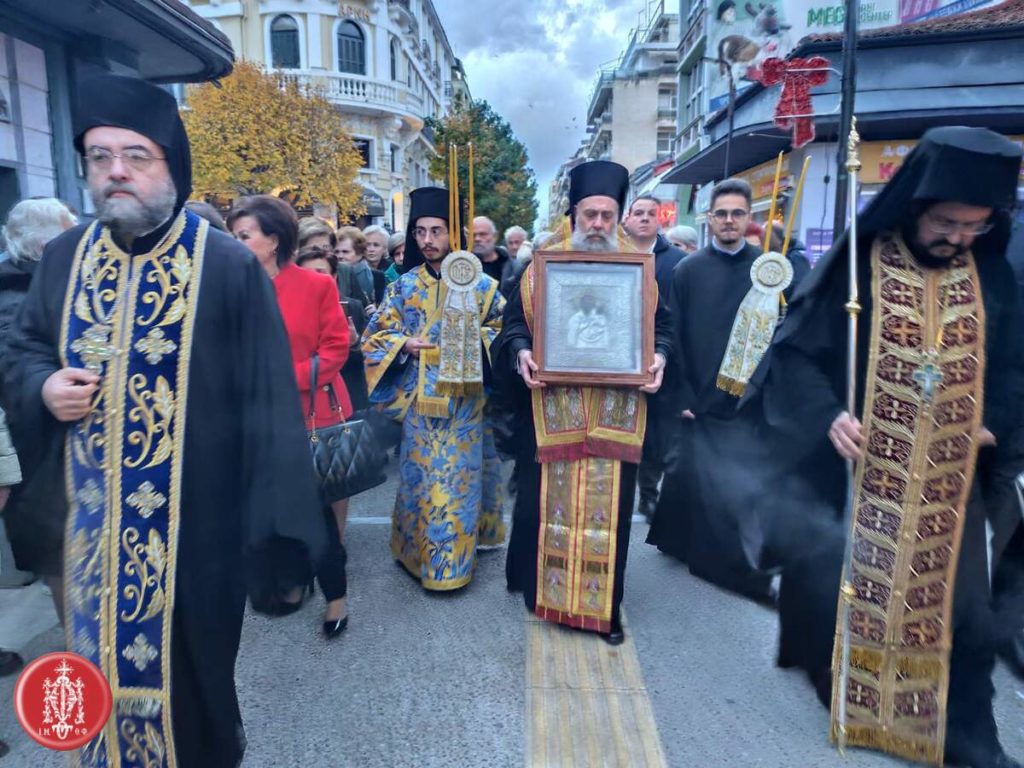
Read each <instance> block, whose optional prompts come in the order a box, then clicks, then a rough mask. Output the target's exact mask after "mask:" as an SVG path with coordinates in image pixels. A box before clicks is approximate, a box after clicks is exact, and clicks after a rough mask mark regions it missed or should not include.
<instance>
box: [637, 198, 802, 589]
mask: <svg viewBox="0 0 1024 768" xmlns="http://www.w3.org/2000/svg"><path fill="white" fill-rule="evenodd" d="M750 203H751V191H750V185H749V184H747V183H746V182H745V181H742V180H739V179H727V180H726V181H723V182H722V183H721V184H719V185H718V186H717V187H716V188H715V189H714V190H713V191H712V193H711V208H710V210H709V211H708V221H709V225H710V227H711V230H712V233H713V234H714V237H713V238H712V241H711V243H710V244H709V245H708V246H707V247H705V248H703V249H702V250H700V251H697V252H696V253H693V254H691V255H690V256H688V257H686V258H685V259H683V261H681V262H680V263H679V265H678V266H677V267H676V269H675V272H674V273H673V276H672V299H671V301H672V322H673V326H674V330H675V336H676V345H677V355H676V361H677V365H678V366H679V374H680V376H679V378H680V380H681V382H682V383H681V386H680V388H679V390H680V391H679V395H678V398H677V402H676V407H677V409H678V412H685V413H686V417H685V418H684V420H683V425H682V428H681V441H680V442H681V445H680V456H681V457H685V458H681V460H679V461H677V462H676V463H675V466H674V471H672V472H671V473H669V474H667V475H666V478H665V486H664V488H663V489H662V495H661V499H660V501H659V503H658V509H657V512H656V514H655V518H654V523H653V525H652V526H651V530H650V533H649V535H648V539H647V541H648V543H650V544H654V545H656V546H657V547H658V548H659V549H661V550H662V551H663V552H666V553H668V554H671V555H674V556H675V557H678V558H679V559H681V560H683V561H684V562H687V563H688V564H689V567H690V571H691V572H692V573H693V574H694V575H696V576H699V577H701V578H703V579H707V580H708V581H711V582H713V583H715V584H718V585H720V586H724V587H726V588H728V589H731V590H734V591H736V592H739V593H741V594H744V595H748V596H750V597H752V598H754V599H757V600H768V599H769V587H770V576H769V575H768V574H766V573H764V572H762V571H761V570H760V569H759V568H758V566H759V564H760V558H761V548H762V540H763V534H762V532H761V530H760V526H759V524H758V518H757V515H756V509H757V499H758V497H759V496H760V494H761V493H762V492H763V477H761V476H760V475H759V474H758V470H759V468H760V467H761V466H762V465H763V463H764V462H763V448H764V446H763V443H761V442H760V441H759V440H758V437H757V434H756V419H755V418H754V417H753V416H750V415H747V414H737V406H738V404H739V402H740V395H741V394H742V393H743V391H744V387H745V384H746V381H747V380H748V379H749V377H750V375H751V374H752V373H753V372H754V370H755V368H756V366H757V363H758V361H759V360H760V358H761V356H762V355H763V354H764V352H765V350H766V349H767V347H768V344H769V343H770V342H771V337H772V333H773V332H774V330H775V327H776V324H777V323H778V322H779V320H780V318H781V317H783V316H784V312H785V305H786V300H787V299H788V297H789V296H790V295H791V294H792V292H793V290H794V289H795V287H796V285H798V284H799V282H800V280H801V279H803V277H804V276H805V275H806V274H807V273H808V271H809V270H810V267H809V266H808V264H807V260H806V259H805V258H804V257H803V256H802V255H800V254H797V253H794V254H791V255H790V256H789V257H788V258H784V257H782V256H781V255H779V254H769V255H766V254H765V253H764V250H763V249H762V248H760V247H759V246H755V245H751V244H749V243H747V242H746V240H744V238H743V233H744V230H745V228H746V224H747V221H748V219H749V217H750ZM776 280H781V281H782V282H778V283H776Z"/></svg>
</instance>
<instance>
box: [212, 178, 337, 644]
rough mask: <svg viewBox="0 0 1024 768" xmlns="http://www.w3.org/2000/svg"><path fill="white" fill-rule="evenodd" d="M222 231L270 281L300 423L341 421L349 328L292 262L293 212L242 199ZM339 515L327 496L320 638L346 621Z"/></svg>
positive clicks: (289, 605)
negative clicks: (288, 351)
mask: <svg viewBox="0 0 1024 768" xmlns="http://www.w3.org/2000/svg"><path fill="white" fill-rule="evenodd" d="M228 229H229V230H230V231H231V234H232V235H234V236H235V238H237V239H238V240H239V241H241V242H242V243H243V244H244V245H245V246H246V247H247V248H248V249H249V250H250V251H252V252H253V254H254V255H255V256H256V258H257V259H258V260H259V262H260V264H262V265H263V268H264V269H265V270H266V272H267V275H268V276H269V277H270V279H271V280H272V281H273V284H274V292H275V293H276V294H277V303H278V306H279V307H280V309H281V317H282V319H283V320H284V326H285V330H287V332H288V341H289V342H290V344H291V350H292V363H293V365H294V367H295V380H296V382H297V383H298V386H299V394H300V395H301V400H302V409H303V415H304V416H305V417H306V419H307V425H306V426H307V428H308V429H312V428H313V427H314V426H315V427H317V428H324V427H329V426H334V425H336V424H340V423H342V422H343V421H345V420H346V419H347V418H348V417H349V416H351V415H352V404H351V402H350V400H349V396H348V390H347V389H346V388H345V383H344V381H343V380H342V378H341V376H340V373H341V369H342V367H343V366H344V365H345V361H346V359H347V358H348V355H349V347H350V343H349V327H348V323H347V322H346V320H345V315H344V313H343V312H342V310H341V304H340V302H339V300H338V288H337V285H336V284H335V282H334V280H333V279H331V277H329V276H325V275H320V274H317V272H315V271H313V270H309V269H300V268H299V267H298V266H296V265H295V263H294V262H293V259H294V257H295V247H296V244H297V242H298V239H299V221H298V217H297V216H296V215H295V211H294V210H293V209H292V207H291V206H290V205H288V204H287V203H286V202H284V201H283V200H281V199H279V198H276V197H272V196H270V195H255V196H253V197H247V198H242V199H241V200H239V201H238V202H237V203H236V205H235V208H233V209H232V211H231V213H230V215H229V216H228ZM314 356H315V357H317V358H319V370H318V372H317V380H316V386H315V387H314V386H313V382H312V363H313V358H314ZM331 392H333V395H334V397H333V398H332V397H331V396H330V393H331ZM311 414H312V416H310V415H311ZM347 517H348V499H342V500H341V501H337V502H335V503H334V504H333V505H332V510H331V512H327V511H326V510H325V519H326V521H327V525H328V528H329V532H330V533H331V535H330V536H329V537H328V540H329V542H330V546H329V548H328V553H327V555H326V556H325V557H324V559H323V560H322V561H321V562H320V563H319V564H318V565H317V569H316V576H317V579H318V580H319V581H320V589H321V590H322V591H323V593H324V599H325V600H326V601H327V610H326V612H325V614H324V623H323V630H324V634H325V635H326V636H327V637H328V638H331V637H336V636H337V635H339V634H341V632H343V631H344V630H345V628H346V627H347V626H348V615H347V613H346V611H345V596H346V594H347V592H348V583H347V579H346V576H345V562H346V559H347V557H346V553H345V548H344V546H343V544H342V535H343V532H344V530H345V522H346V519H347ZM296 592H297V594H296ZM302 595H303V592H302V590H301V589H299V590H296V591H293V592H292V594H291V595H288V596H287V597H289V598H292V599H282V607H281V609H280V613H292V612H294V611H296V610H298V609H299V608H300V607H301V605H302Z"/></svg>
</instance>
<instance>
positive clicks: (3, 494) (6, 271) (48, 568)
mask: <svg viewBox="0 0 1024 768" xmlns="http://www.w3.org/2000/svg"><path fill="white" fill-rule="evenodd" d="M77 223H78V220H77V219H76V218H75V216H74V215H73V214H72V213H71V211H70V210H69V209H68V207H67V205H65V204H64V203H62V202H61V201H60V200H57V199H56V198H53V197H45V198H36V199H33V200H23V201H22V202H20V203H18V204H17V205H16V206H14V208H12V209H11V212H10V213H9V214H8V216H7V225H6V226H5V227H4V230H3V234H4V239H5V240H6V242H7V251H6V253H5V256H6V258H4V259H3V261H2V262H0V369H2V368H3V367H4V362H5V359H6V357H7V354H8V352H7V342H8V339H10V334H11V325H12V323H13V322H14V318H15V316H16V315H17V313H18V309H19V308H20V307H21V303H22V302H23V301H24V299H25V294H26V293H28V286H29V282H30V281H31V280H32V274H33V273H34V272H35V270H36V267H37V266H38V265H39V260H40V259H41V258H42V256H43V250H44V248H45V247H46V244H47V243H49V242H50V241H51V240H52V239H53V238H55V237H57V235H59V234H61V233H62V232H64V230H66V229H70V228H71V227H73V226H75V224H77ZM18 422H19V414H18V413H15V412H8V413H7V414H6V423H5V415H4V413H3V411H2V410H0V510H3V513H4V523H5V526H6V529H7V536H8V538H9V540H10V543H11V549H12V550H13V552H14V560H15V563H16V564H17V567H18V568H19V569H20V570H23V571H33V572H35V573H36V574H38V575H39V576H42V577H43V580H44V581H45V582H46V584H47V586H49V588H50V591H51V593H52V595H53V601H54V604H55V605H56V607H57V615H58V616H60V617H61V619H62V620H63V616H64V611H63V610H62V602H63V595H64V588H63V559H64V558H63V549H64V548H63V541H64V520H65V512H64V505H63V504H62V503H61V499H59V498H55V497H54V494H53V489H52V488H50V487H48V486H47V485H46V484H45V483H43V482H42V478H43V477H45V476H46V473H45V472H41V473H40V472H36V471H35V470H36V469H37V468H39V467H41V466H42V465H43V462H45V461H47V460H49V461H51V462H52V461H60V456H59V455H55V454H54V453H53V451H52V450H51V451H49V452H47V451H46V448H45V446H43V445H40V444H38V441H37V440H36V439H35V438H36V436H35V435H34V434H31V433H30V431H29V430H20V429H19V428H18V427H19V423H18ZM7 423H9V428H10V432H8V425H7ZM11 438H13V439H11ZM48 454H49V455H48Z"/></svg>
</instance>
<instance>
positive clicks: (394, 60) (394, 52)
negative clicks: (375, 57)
mask: <svg viewBox="0 0 1024 768" xmlns="http://www.w3.org/2000/svg"><path fill="white" fill-rule="evenodd" d="M391 79H392V80H393V81H397V80H398V41H397V40H395V39H394V38H392V39H391Z"/></svg>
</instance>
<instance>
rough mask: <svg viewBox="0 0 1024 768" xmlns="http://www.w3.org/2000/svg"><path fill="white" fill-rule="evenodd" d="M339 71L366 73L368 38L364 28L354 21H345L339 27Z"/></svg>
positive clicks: (357, 73)
mask: <svg viewBox="0 0 1024 768" xmlns="http://www.w3.org/2000/svg"><path fill="white" fill-rule="evenodd" d="M338 71H339V72H349V73H351V74H353V75H365V74H366V40H365V39H364V38H363V30H361V29H360V28H359V25H358V24H356V23H355V22H352V21H343V22H342V23H341V25H340V26H339V27H338Z"/></svg>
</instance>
